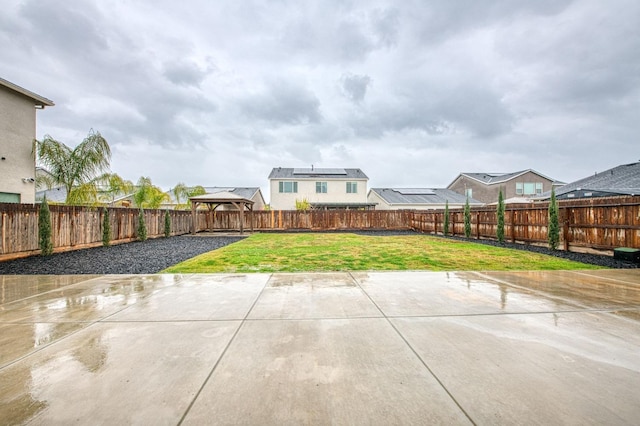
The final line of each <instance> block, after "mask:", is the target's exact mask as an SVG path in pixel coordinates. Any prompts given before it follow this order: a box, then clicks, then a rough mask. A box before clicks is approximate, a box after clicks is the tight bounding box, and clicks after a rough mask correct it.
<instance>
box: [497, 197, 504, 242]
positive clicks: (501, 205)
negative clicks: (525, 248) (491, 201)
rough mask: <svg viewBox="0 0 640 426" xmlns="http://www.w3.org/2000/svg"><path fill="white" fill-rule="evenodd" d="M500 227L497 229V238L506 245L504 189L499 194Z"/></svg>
mask: <svg viewBox="0 0 640 426" xmlns="http://www.w3.org/2000/svg"><path fill="white" fill-rule="evenodd" d="M497 213H498V227H497V229H496V236H497V237H498V241H499V242H501V243H504V197H503V196H502V189H501V190H500V192H499V193H498V211H497Z"/></svg>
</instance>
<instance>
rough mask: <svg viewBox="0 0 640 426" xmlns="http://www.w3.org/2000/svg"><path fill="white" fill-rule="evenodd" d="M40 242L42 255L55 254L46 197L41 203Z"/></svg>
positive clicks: (39, 220)
mask: <svg viewBox="0 0 640 426" xmlns="http://www.w3.org/2000/svg"><path fill="white" fill-rule="evenodd" d="M38 240H39V243H40V250H41V252H40V254H41V255H42V256H49V255H50V254H51V253H53V243H52V242H51V212H50V211H49V204H48V203H47V198H46V197H45V198H44V199H43V200H42V203H40V213H39V214H38Z"/></svg>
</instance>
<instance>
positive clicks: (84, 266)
mask: <svg viewBox="0 0 640 426" xmlns="http://www.w3.org/2000/svg"><path fill="white" fill-rule="evenodd" d="M307 232H308V231H307ZM355 233H357V234H361V235H423V234H419V233H416V232H413V231H357V232H355ZM243 238H245V237H240V236H191V235H182V236H178V237H171V238H157V239H153V240H147V241H144V242H133V243H128V244H118V245H114V246H111V247H96V248H90V249H84V250H76V251H69V252H64V253H56V254H53V255H51V256H49V257H42V256H32V257H27V258H23V259H16V260H10V261H6V262H0V275H12V274H18V275H32V274H50V275H67V274H155V273H158V272H160V271H162V270H163V269H166V268H168V267H169V266H172V265H175V264H176V263H179V262H182V261H184V260H187V259H190V258H192V257H194V256H197V255H199V254H202V253H206V252H208V251H211V250H215V249H219V248H221V247H224V246H226V245H229V244H231V243H235V242H236V241H240V240H242V239H243ZM441 238H450V239H455V240H460V241H472V242H477V243H481V244H489V245H492V246H497V247H505V248H513V249H518V250H527V251H531V252H535V253H541V254H547V255H550V256H556V257H561V258H563V259H569V260H574V261H576V262H582V263H589V264H592V265H598V266H604V267H608V268H638V267H639V266H640V265H638V264H635V263H632V262H624V261H621V260H617V259H614V258H613V257H612V256H605V255H595V254H587V253H575V252H565V251H562V250H555V251H553V250H549V249H548V248H546V247H539V246H532V245H524V244H511V243H503V244H500V243H498V242H497V241H492V240H466V239H465V238H461V237H451V236H449V237H441Z"/></svg>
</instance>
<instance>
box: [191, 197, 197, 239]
mask: <svg viewBox="0 0 640 426" xmlns="http://www.w3.org/2000/svg"><path fill="white" fill-rule="evenodd" d="M197 204H198V203H197V202H195V201H191V234H193V235H196V221H197V220H198V215H197V214H196V207H197Z"/></svg>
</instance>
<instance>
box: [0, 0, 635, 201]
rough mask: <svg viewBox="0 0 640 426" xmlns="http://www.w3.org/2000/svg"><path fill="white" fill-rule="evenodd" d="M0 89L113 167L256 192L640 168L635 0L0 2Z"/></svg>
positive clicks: (166, 181)
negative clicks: (296, 170)
mask: <svg viewBox="0 0 640 426" xmlns="http://www.w3.org/2000/svg"><path fill="white" fill-rule="evenodd" d="M0 10H2V13H1V14H0V47H1V49H0V77H2V78H5V79H7V80H9V81H11V82H13V83H15V84H18V85H20V86H23V87H25V88H27V89H29V90H31V91H33V92H36V93H38V94H40V95H42V96H44V97H47V98H49V99H51V100H53V101H54V102H55V104H56V106H54V107H52V108H47V109H45V110H44V111H39V112H38V130H37V136H38V138H41V137H42V136H44V135H45V134H49V135H51V136H52V137H54V138H55V139H57V140H60V141H62V142H65V143H66V144H67V145H70V146H75V145H76V144H77V143H79V142H80V141H81V140H82V139H83V138H84V137H85V136H86V135H87V133H88V131H89V129H91V128H93V129H95V130H97V131H99V132H100V133H102V135H103V136H105V138H106V139H107V140H108V142H109V144H110V145H111V148H112V151H113V158H112V162H111V166H112V167H111V168H112V171H114V172H116V173H118V174H120V175H121V176H123V177H124V178H127V179H130V180H133V181H136V180H137V179H138V178H139V177H140V176H148V177H150V178H151V179H152V181H153V182H154V183H155V184H157V185H159V186H160V187H162V188H163V189H165V190H168V189H169V188H171V187H173V186H174V185H175V184H176V183H178V182H183V183H185V184H187V185H204V186H214V185H217V186H260V187H262V189H263V192H264V193H265V197H266V198H267V199H268V198H269V194H268V180H267V176H268V175H269V172H270V171H271V169H272V168H273V167H278V166H282V167H310V166H311V164H313V165H314V166H315V167H358V168H361V169H362V170H363V171H364V172H365V173H366V174H367V175H368V176H369V178H370V181H369V184H370V187H445V186H447V185H448V184H449V183H450V182H451V181H453V179H454V178H455V177H456V176H457V175H458V174H459V173H460V172H513V171H518V170H523V169H529V168H531V169H534V170H537V171H538V172H540V173H542V174H544V175H546V176H549V177H551V178H554V179H558V180H564V181H567V182H570V181H573V180H577V179H579V178H582V177H585V176H587V175H590V174H593V173H594V172H596V171H602V170H606V169H608V168H610V167H613V166H617V165H619V164H624V163H628V162H633V161H638V160H640V136H639V135H640V30H639V29H640V2H638V1H637V0H609V1H606V2H604V1H602V0H575V1H571V0H495V1H490V0H487V1H476V0H459V1H451V0H403V1H391V0H389V1H385V0H366V1H349V0H346V1H329V0H318V1H300V0H273V1H258V0H255V1H254V0H248V1H238V0H229V1H223V0H216V1H207V0H189V1H175V0H154V1H150V0H140V1H135V2H132V1H128V0H108V1H98V0H60V1H53V0H51V1H42V0H0Z"/></svg>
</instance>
